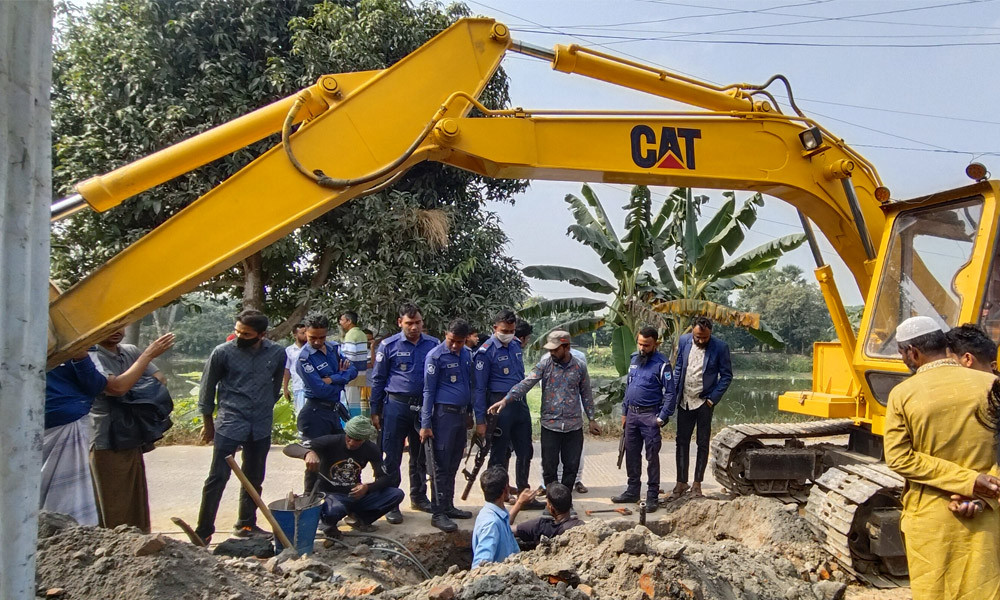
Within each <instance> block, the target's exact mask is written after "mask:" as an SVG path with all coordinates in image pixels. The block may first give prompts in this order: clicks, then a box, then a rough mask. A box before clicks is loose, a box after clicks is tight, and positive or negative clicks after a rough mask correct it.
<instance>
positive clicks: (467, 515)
mask: <svg viewBox="0 0 1000 600" xmlns="http://www.w3.org/2000/svg"><path fill="white" fill-rule="evenodd" d="M444 514H445V515H447V516H448V517H450V518H452V519H471V518H472V513H471V512H469V511H467V510H462V509H460V508H455V505H454V504H452V505H451V506H449V507H448V508H446V509H445V511H444Z"/></svg>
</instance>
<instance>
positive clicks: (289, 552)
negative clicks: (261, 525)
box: [226, 454, 299, 558]
mask: <svg viewBox="0 0 1000 600" xmlns="http://www.w3.org/2000/svg"><path fill="white" fill-rule="evenodd" d="M226 464H228V465H229V468H230V469H232V470H233V473H236V477H237V478H238V479H239V480H240V483H242V484H243V489H244V490H246V492H247V494H248V495H249V496H250V499H251V500H253V502H254V504H256V505H257V508H259V509H260V512H261V513H262V514H263V515H264V518H265V519H267V522H268V523H270V524H271V530H272V531H273V532H274V535H275V537H277V538H278V541H279V542H281V545H282V546H284V547H285V549H284V550H282V551H281V555H283V556H287V557H290V558H296V557H298V555H299V553H298V551H297V550H296V549H295V546H294V545H292V542H291V541H290V540H289V539H288V536H287V535H285V532H284V530H282V529H281V526H280V525H278V522H277V521H276V520H275V519H274V515H273V514H271V509H269V508H268V507H267V505H266V504H264V501H263V500H261V499H260V494H258V493H257V490H255V489H254V487H253V484H252V483H250V480H249V479H247V476H246V475H244V474H243V469H241V468H240V466H239V465H238V464H236V458H235V457H234V456H233V455H231V454H230V455H229V456H227V457H226Z"/></svg>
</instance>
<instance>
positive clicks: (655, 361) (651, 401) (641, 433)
mask: <svg viewBox="0 0 1000 600" xmlns="http://www.w3.org/2000/svg"><path fill="white" fill-rule="evenodd" d="M659 341H660V335H659V333H657V331H656V330H655V329H653V328H652V327H643V328H642V329H641V330H639V335H638V336H636V345H637V346H638V347H639V351H638V352H635V353H633V354H632V363H631V364H630V365H629V368H628V379H627V383H626V387H625V401H624V402H622V429H623V430H624V435H625V472H626V473H627V474H628V487H626V488H625V492H624V493H622V494H620V495H618V496H615V497H614V498H612V499H611V501H612V502H616V503H630V502H638V501H639V492H640V491H641V489H642V481H641V474H642V447H643V444H645V446H646V462H647V466H646V475H647V480H646V512H655V511H656V508H657V500H658V498H659V495H660V445H661V441H660V427H663V426H664V425H666V424H667V421H669V420H670V417H671V416H672V415H673V414H674V407H675V406H676V405H677V399H676V397H675V396H674V382H673V378H672V375H671V372H672V369H671V368H670V361H668V360H667V358H666V357H665V356H663V355H662V354H660V353H659V352H657V350H656V347H657V345H658V344H659Z"/></svg>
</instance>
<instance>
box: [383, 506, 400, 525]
mask: <svg viewBox="0 0 1000 600" xmlns="http://www.w3.org/2000/svg"><path fill="white" fill-rule="evenodd" d="M385 520H386V521H388V522H389V523H390V524H391V525H399V524H400V523H402V522H403V513H401V512H399V507H398V506H397V507H396V508H394V509H392V510H390V511H389V512H387V513H385Z"/></svg>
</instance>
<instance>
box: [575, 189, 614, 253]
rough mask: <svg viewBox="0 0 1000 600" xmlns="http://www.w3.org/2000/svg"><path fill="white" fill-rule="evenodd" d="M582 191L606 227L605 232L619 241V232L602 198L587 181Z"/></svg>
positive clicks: (599, 221) (598, 219)
mask: <svg viewBox="0 0 1000 600" xmlns="http://www.w3.org/2000/svg"><path fill="white" fill-rule="evenodd" d="M580 193H582V194H583V197H584V198H585V199H586V200H587V204H589V205H590V207H591V208H593V209H594V214H595V215H596V217H597V222H598V223H600V224H601V226H602V227H604V233H606V234H607V236H608V237H609V238H611V239H612V240H614V241H615V243H617V242H618V234H617V233H615V228H614V227H612V226H611V219H609V218H608V213H606V212H605V211H604V205H603V204H601V201H600V199H598V197H597V194H595V193H594V190H593V189H592V188H591V187H590V186H589V185H588V184H586V183H585V184H583V188H582V189H581V190H580Z"/></svg>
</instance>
